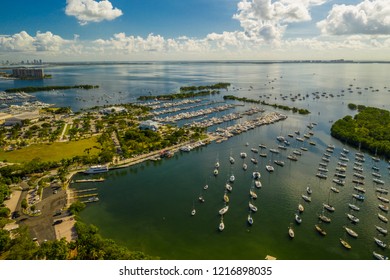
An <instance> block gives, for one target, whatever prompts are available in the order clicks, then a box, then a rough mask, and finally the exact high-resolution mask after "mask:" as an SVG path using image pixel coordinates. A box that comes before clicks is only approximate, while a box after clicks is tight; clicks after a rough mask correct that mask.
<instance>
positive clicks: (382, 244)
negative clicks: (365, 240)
mask: <svg viewBox="0 0 390 280" xmlns="http://www.w3.org/2000/svg"><path fill="white" fill-rule="evenodd" d="M374 240H375V243H376V244H377V245H378V246H379V247H381V248H386V247H387V244H386V243H385V242H383V241H382V240H380V239H379V238H376V237H374Z"/></svg>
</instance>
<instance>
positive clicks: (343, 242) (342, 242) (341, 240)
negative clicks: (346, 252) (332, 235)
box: [340, 238, 352, 249]
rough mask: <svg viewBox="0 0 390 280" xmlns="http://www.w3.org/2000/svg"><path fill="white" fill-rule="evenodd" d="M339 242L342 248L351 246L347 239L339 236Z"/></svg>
mask: <svg viewBox="0 0 390 280" xmlns="http://www.w3.org/2000/svg"><path fill="white" fill-rule="evenodd" d="M340 243H341V244H342V245H343V246H344V248H347V249H351V248H352V246H351V245H350V244H349V243H348V242H347V241H345V240H344V239H341V238H340Z"/></svg>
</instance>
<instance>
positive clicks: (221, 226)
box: [218, 216, 225, 231]
mask: <svg viewBox="0 0 390 280" xmlns="http://www.w3.org/2000/svg"><path fill="white" fill-rule="evenodd" d="M218 229H219V231H223V230H224V229H225V223H224V222H223V216H221V221H220V223H219V226H218Z"/></svg>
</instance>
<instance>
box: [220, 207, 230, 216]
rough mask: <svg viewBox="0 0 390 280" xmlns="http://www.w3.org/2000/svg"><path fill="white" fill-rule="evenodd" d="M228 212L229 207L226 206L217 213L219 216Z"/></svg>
mask: <svg viewBox="0 0 390 280" xmlns="http://www.w3.org/2000/svg"><path fill="white" fill-rule="evenodd" d="M228 210H229V205H226V206H225V207H222V208H221V209H220V210H219V211H218V213H219V215H224V214H225V213H226V212H227V211H228Z"/></svg>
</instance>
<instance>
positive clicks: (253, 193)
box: [249, 189, 257, 199]
mask: <svg viewBox="0 0 390 280" xmlns="http://www.w3.org/2000/svg"><path fill="white" fill-rule="evenodd" d="M249 196H250V197H251V198H253V199H256V198H257V194H256V192H255V191H254V190H252V189H251V190H250V191H249Z"/></svg>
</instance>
